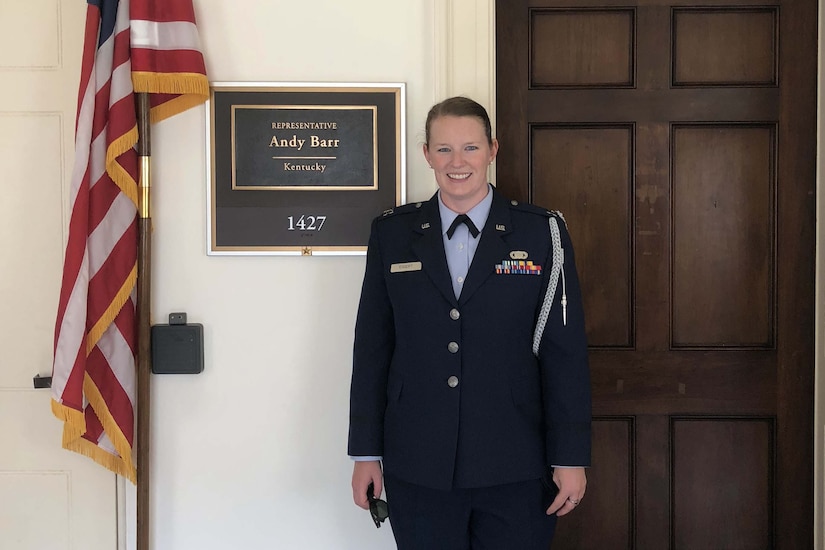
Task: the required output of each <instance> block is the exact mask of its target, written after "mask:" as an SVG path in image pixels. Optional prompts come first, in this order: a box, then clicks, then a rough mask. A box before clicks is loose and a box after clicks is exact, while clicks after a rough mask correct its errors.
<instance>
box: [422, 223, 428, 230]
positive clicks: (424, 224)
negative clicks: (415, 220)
mask: <svg viewBox="0 0 825 550" xmlns="http://www.w3.org/2000/svg"><path fill="white" fill-rule="evenodd" d="M429 228H430V222H427V223H422V224H421V229H429Z"/></svg>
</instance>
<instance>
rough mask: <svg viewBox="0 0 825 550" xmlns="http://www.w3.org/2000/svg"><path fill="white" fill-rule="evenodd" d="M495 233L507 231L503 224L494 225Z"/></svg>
mask: <svg viewBox="0 0 825 550" xmlns="http://www.w3.org/2000/svg"><path fill="white" fill-rule="evenodd" d="M496 231H507V228H506V227H504V225H503V224H500V223H499V224H496Z"/></svg>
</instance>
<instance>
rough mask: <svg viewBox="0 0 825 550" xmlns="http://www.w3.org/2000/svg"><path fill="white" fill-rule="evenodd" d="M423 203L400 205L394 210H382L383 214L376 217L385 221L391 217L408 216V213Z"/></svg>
mask: <svg viewBox="0 0 825 550" xmlns="http://www.w3.org/2000/svg"><path fill="white" fill-rule="evenodd" d="M422 204H424V203H421V202H412V203H408V204H402V205H401V206H396V207H395V208H388V209H387V210H384V212H383V213H382V214H381V215H380V216H378V218H379V219H386V218H390V217H392V216H397V215H399V214H409V213H410V212H415V211H416V210H418V209H419V208H421V205H422Z"/></svg>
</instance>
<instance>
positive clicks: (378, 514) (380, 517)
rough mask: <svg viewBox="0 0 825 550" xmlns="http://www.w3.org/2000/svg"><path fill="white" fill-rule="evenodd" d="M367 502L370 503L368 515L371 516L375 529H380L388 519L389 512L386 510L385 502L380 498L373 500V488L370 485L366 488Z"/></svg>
mask: <svg viewBox="0 0 825 550" xmlns="http://www.w3.org/2000/svg"><path fill="white" fill-rule="evenodd" d="M367 500H368V501H369V503H370V515H371V516H372V521H373V522H374V523H375V526H376V527H381V524H382V523H383V522H384V520H385V519H387V517H389V515H390V512H389V509H388V508H387V503H386V501H383V500H381V499H380V498H375V487H374V486H373V484H372V483H370V484H369V487H367Z"/></svg>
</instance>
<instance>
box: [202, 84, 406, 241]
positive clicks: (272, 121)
mask: <svg viewBox="0 0 825 550" xmlns="http://www.w3.org/2000/svg"><path fill="white" fill-rule="evenodd" d="M404 102H405V97H404V85H403V84H398V83H394V84H372V83H370V84H237V83H213V84H212V91H211V97H210V101H209V107H208V109H207V111H208V126H209V128H210V132H209V136H210V155H209V157H210V158H209V173H210V178H209V180H210V190H209V195H208V196H209V208H208V216H207V219H208V224H209V228H208V231H209V254H235V255H238V254H249V255H260V254H283V255H304V256H309V255H313V254H363V253H364V251H365V250H366V245H367V240H368V238H369V229H370V222H371V221H372V219H373V218H374V217H375V216H377V215H379V214H380V213H381V212H382V211H384V210H386V209H388V208H392V207H394V206H398V205H400V204H403V203H404V200H405V185H404V177H405V174H404V172H405V166H404V156H403V155H404V143H405V124H404V108H405V105H404Z"/></svg>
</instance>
